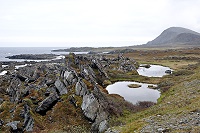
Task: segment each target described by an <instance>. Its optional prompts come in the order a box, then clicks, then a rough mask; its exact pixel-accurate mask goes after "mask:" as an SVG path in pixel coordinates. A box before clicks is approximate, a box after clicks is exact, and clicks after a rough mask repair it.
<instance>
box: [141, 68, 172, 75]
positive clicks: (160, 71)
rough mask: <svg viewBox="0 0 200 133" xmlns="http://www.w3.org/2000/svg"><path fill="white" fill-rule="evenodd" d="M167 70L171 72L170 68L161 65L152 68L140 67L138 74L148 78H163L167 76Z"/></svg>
mask: <svg viewBox="0 0 200 133" xmlns="http://www.w3.org/2000/svg"><path fill="white" fill-rule="evenodd" d="M166 70H171V69H170V68H169V67H164V66H160V65H151V67H150V68H145V67H139V69H138V70H137V72H138V73H139V75H142V76H147V77H162V76H164V75H167V73H166V72H165V71H166Z"/></svg>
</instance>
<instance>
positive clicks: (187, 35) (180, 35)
mask: <svg viewBox="0 0 200 133" xmlns="http://www.w3.org/2000/svg"><path fill="white" fill-rule="evenodd" d="M170 44H190V45H197V44H198V45H199V44H200V33H197V32H195V31H192V30H189V29H186V28H181V27H170V28H168V29H166V30H164V31H163V32H162V33H161V34H160V35H159V36H158V37H157V38H155V39H154V40H152V41H149V42H148V43H147V44H146V45H162V46H163V45H170Z"/></svg>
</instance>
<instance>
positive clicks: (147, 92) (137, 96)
mask: <svg viewBox="0 0 200 133" xmlns="http://www.w3.org/2000/svg"><path fill="white" fill-rule="evenodd" d="M130 84H139V85H141V87H139V88H129V87H128V85H130ZM148 85H152V84H144V83H138V82H116V83H114V84H112V85H109V86H107V87H106V89H107V90H108V92H109V94H119V95H121V96H122V97H124V99H125V100H127V101H129V102H131V103H133V104H136V103H137V102H138V101H151V102H155V103H156V102H157V99H158V98H159V97H160V92H159V91H158V90H154V89H150V88H148Z"/></svg>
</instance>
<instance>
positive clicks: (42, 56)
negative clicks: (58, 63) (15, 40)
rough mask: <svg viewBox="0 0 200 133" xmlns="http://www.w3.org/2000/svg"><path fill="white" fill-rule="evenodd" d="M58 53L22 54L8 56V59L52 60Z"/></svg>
mask: <svg viewBox="0 0 200 133" xmlns="http://www.w3.org/2000/svg"><path fill="white" fill-rule="evenodd" d="M57 56H58V55H55V54H20V55H13V56H7V57H5V58H8V59H26V60H50V59H55V58H56V57H57Z"/></svg>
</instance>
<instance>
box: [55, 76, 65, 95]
mask: <svg viewBox="0 0 200 133" xmlns="http://www.w3.org/2000/svg"><path fill="white" fill-rule="evenodd" d="M55 86H56V88H57V90H58V92H59V94H60V95H63V94H67V88H66V86H65V85H64V84H63V82H61V81H60V80H59V79H57V80H56V82H55Z"/></svg>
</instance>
